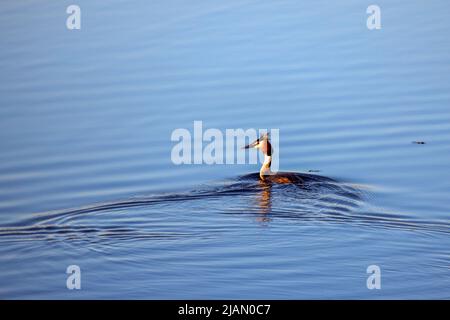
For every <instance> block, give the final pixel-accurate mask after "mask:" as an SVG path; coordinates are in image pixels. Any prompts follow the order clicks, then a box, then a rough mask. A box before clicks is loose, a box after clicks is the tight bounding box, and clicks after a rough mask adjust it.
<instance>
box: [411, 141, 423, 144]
mask: <svg viewBox="0 0 450 320" xmlns="http://www.w3.org/2000/svg"><path fill="white" fill-rule="evenodd" d="M412 143H414V144H425V141H413V142H412Z"/></svg>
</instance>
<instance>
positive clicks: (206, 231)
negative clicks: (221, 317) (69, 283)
mask: <svg viewBox="0 0 450 320" xmlns="http://www.w3.org/2000/svg"><path fill="white" fill-rule="evenodd" d="M70 4H72V1H31V0H30V1H4V2H2V3H1V4H0V30H1V33H0V47H1V50H0V150H1V152H0V298H2V299H22V298H27V299H43V298H57V299H90V298H95V299H106V298H112V299H135V298H139V299H186V298H191V299H199V298H210V299H220V298H221V299H238V298H241V299H262V298H266V299H304V298H312V299H316V298H324V299H341V298H355V299H397V298H418V299H422V298H423V299H431V298H437V299H450V252H449V248H450V229H449V227H450V219H449V214H450V41H449V32H450V20H449V19H448V12H449V9H450V4H449V2H448V1H445V0H433V1H415V2H411V1H384V0H383V1H381V0H380V1H377V2H376V4H377V5H379V6H380V8H381V23H382V28H381V29H380V30H368V28H367V26H366V19H367V17H368V14H367V13H366V8H367V6H368V5H369V4H371V3H368V2H364V1H356V0H348V1H344V2H339V4H337V3H336V4H334V3H331V2H329V1H317V0H316V1H222V2H218V1H206V0H205V1H180V0H174V1H169V2H167V1H119V0H112V1H107V2H105V1H85V0H77V1H76V4H78V5H79V6H80V8H81V30H68V29H67V28H66V19H67V17H68V14H67V13H66V8H67V6H69V5H70ZM195 120H201V121H203V125H204V127H205V129H206V128H218V129H220V130H225V129H226V128H243V129H247V128H269V129H270V128H278V129H280V146H279V148H278V149H279V150H275V151H276V152H279V158H280V169H281V170H283V171H294V172H303V173H308V172H309V171H312V172H310V173H309V175H308V176H306V177H307V178H306V180H308V181H307V182H308V183H306V184H305V185H304V186H301V187H299V186H296V185H265V184H262V183H261V182H260V181H259V180H258V177H257V175H255V174H253V173H255V172H257V171H258V170H259V166H258V165H254V164H246V165H179V166H176V165H174V164H173V163H172V161H171V150H172V148H173V146H174V144H175V143H174V142H172V141H171V140H170V137H171V133H172V131H173V130H175V129H177V128H186V129H188V130H192V128H193V122H194V121H195ZM413 141H423V142H425V144H416V143H413ZM248 174H250V175H248ZM328 178H329V179H332V180H329V179H328ZM310 180H311V181H310ZM316 180H317V181H316ZM69 265H78V266H79V267H80V269H81V287H82V288H81V290H68V289H67V288H66V279H67V277H68V275H67V274H66V268H67V267H68V266H69ZM370 265H377V266H379V268H380V270H381V278H380V279H381V289H379V290H378V289H373V290H369V289H368V288H367V285H366V281H367V278H368V277H369V274H368V273H367V272H366V269H367V267H368V266H370Z"/></svg>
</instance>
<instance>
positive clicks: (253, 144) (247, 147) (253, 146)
mask: <svg viewBox="0 0 450 320" xmlns="http://www.w3.org/2000/svg"><path fill="white" fill-rule="evenodd" d="M258 144H259V141H258V140H256V141H253V142H252V143H250V144H248V145H246V146H245V147H243V148H242V149H250V148H255V147H256V146H257V145H258Z"/></svg>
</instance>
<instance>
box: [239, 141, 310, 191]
mask: <svg viewBox="0 0 450 320" xmlns="http://www.w3.org/2000/svg"><path fill="white" fill-rule="evenodd" d="M251 148H255V149H259V150H260V151H261V152H262V153H263V154H264V162H263V164H262V166H261V169H260V170H259V178H260V180H261V181H263V182H273V183H281V184H287V183H289V184H291V183H292V184H302V183H303V178H302V175H301V174H297V173H294V172H272V171H271V170H270V166H271V164H272V154H273V151H274V149H273V147H272V144H271V143H270V138H269V134H268V133H265V134H263V135H261V136H260V137H259V138H258V139H256V140H255V141H253V142H252V143H250V144H248V145H246V146H245V147H244V149H251Z"/></svg>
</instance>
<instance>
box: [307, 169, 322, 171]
mask: <svg viewBox="0 0 450 320" xmlns="http://www.w3.org/2000/svg"><path fill="white" fill-rule="evenodd" d="M308 172H320V170H314V169H312V170H308Z"/></svg>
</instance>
